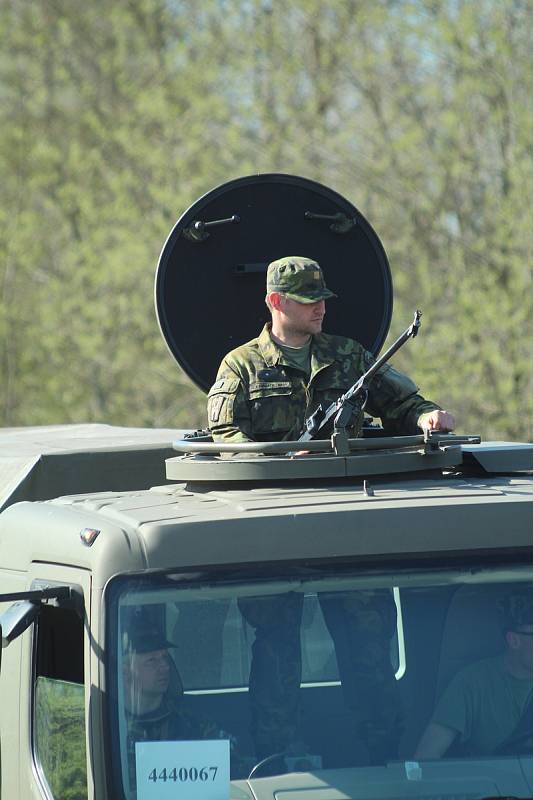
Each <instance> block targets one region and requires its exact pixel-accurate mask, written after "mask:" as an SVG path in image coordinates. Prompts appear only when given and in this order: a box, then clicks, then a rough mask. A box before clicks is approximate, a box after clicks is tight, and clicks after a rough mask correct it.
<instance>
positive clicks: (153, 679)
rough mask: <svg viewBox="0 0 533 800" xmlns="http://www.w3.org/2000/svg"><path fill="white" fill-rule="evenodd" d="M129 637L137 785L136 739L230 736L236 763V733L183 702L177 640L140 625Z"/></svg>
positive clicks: (131, 756) (128, 696) (130, 726)
mask: <svg viewBox="0 0 533 800" xmlns="http://www.w3.org/2000/svg"><path fill="white" fill-rule="evenodd" d="M125 638H126V642H125V648H124V655H123V680H124V707H125V713H126V724H127V752H128V764H129V777H130V785H131V787H135V786H136V775H135V743H136V742H146V741H153V742H156V741H180V740H182V741H185V740H194V739H229V740H230V750H231V751H232V767H236V766H237V764H236V763H234V762H235V759H234V755H235V754H234V753H233V750H234V746H235V740H234V738H233V737H232V736H230V734H228V733H225V732H224V731H222V730H221V729H220V728H219V727H218V726H217V725H216V723H214V722H213V721H211V720H208V719H205V718H202V717H198V716H195V715H193V714H190V713H189V712H187V711H185V710H184V709H183V707H182V703H183V686H182V684H181V679H180V676H179V673H178V670H177V668H176V665H175V663H174V660H173V659H172V657H171V655H170V653H169V652H168V651H169V648H175V647H177V645H175V644H173V643H172V642H169V641H167V640H166V639H165V637H164V636H163V634H162V633H158V632H157V631H155V630H153V629H142V628H141V629H137V630H136V631H135V632H133V633H132V634H131V635H127V636H126V637H125ZM238 766H239V767H240V763H239V764H238ZM238 771H239V772H242V770H240V769H238ZM240 777H241V776H240Z"/></svg>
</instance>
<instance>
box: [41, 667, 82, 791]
mask: <svg viewBox="0 0 533 800" xmlns="http://www.w3.org/2000/svg"><path fill="white" fill-rule="evenodd" d="M83 693H84V687H83V686H81V685H80V686H78V685H77V684H73V683H66V682H64V681H56V680H50V679H48V678H42V677H41V678H38V679H37V691H36V720H35V724H36V751H37V756H38V758H39V761H40V763H41V766H42V769H43V772H44V775H45V777H46V780H47V781H48V784H49V786H50V788H51V790H52V793H53V796H54V797H55V798H57V800H87V761H86V749H85V711H84V709H85V705H84V697H83Z"/></svg>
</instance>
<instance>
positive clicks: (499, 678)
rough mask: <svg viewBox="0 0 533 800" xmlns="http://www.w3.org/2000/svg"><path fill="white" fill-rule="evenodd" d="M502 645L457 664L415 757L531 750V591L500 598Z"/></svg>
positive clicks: (532, 734)
mask: <svg viewBox="0 0 533 800" xmlns="http://www.w3.org/2000/svg"><path fill="white" fill-rule="evenodd" d="M500 611H501V612H502V616H503V624H502V633H503V639H504V650H503V652H502V653H500V654H499V655H497V656H493V657H492V658H484V659H481V660H479V661H475V662H474V663H472V664H469V665H468V666H466V667H464V668H463V669H462V670H460V671H459V672H458V673H457V674H456V675H455V676H454V677H453V678H452V680H451V682H450V684H449V685H448V686H447V687H446V689H445V690H444V692H443V694H442V696H441V697H440V699H439V701H438V703H437V706H436V708H435V711H434V712H433V716H432V719H431V722H430V723H429V724H428V726H427V728H426V730H425V731H424V733H423V735H422V738H421V739H420V742H419V744H418V747H417V749H416V753H415V758H416V759H420V760H424V759H437V758H442V757H443V756H445V755H446V754H447V753H448V750H449V749H450V747H451V746H452V745H454V746H457V747H458V748H459V751H460V753H461V754H463V755H472V756H488V755H498V754H499V755H509V754H514V753H531V752H533V591H532V590H531V588H529V589H527V588H526V589H523V590H522V591H520V590H518V589H517V590H516V592H515V593H513V594H510V595H508V596H507V597H505V598H503V599H502V601H501V603H500Z"/></svg>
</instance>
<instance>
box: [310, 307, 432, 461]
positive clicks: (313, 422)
mask: <svg viewBox="0 0 533 800" xmlns="http://www.w3.org/2000/svg"><path fill="white" fill-rule="evenodd" d="M421 316H422V312H421V311H415V316H414V319H413V322H412V323H411V325H409V327H408V328H407V329H406V330H405V331H404V332H403V333H402V335H401V336H399V337H398V338H397V339H396V341H395V342H394V343H393V344H391V346H390V347H389V349H388V350H387V351H386V352H385V353H383V355H382V356H380V358H378V359H377V361H376V362H375V363H374V364H372V366H371V367H370V369H369V370H367V371H366V372H365V373H364V374H363V375H361V377H360V378H359V380H358V381H356V382H355V383H354V385H353V386H351V387H350V388H349V389H348V391H347V392H346V393H345V394H343V395H341V397H339V398H338V400H335V402H334V403H332V404H331V405H330V406H328V408H326V409H324V408H322V405H319V406H318V408H317V409H316V411H314V412H313V414H311V416H310V417H308V418H307V419H306V421H305V425H304V431H303V433H302V434H301V436H300V437H299V439H298V441H299V442H308V441H310V440H311V439H317V438H318V436H317V434H318V433H320V431H322V430H323V429H324V428H325V426H326V425H327V424H328V422H330V420H331V419H332V418H333V443H334V445H335V449H336V451H337V452H338V453H339V454H341V455H346V454H347V453H348V452H349V447H348V442H347V437H346V428H347V427H348V425H349V424H350V422H351V420H352V418H353V416H354V414H356V413H359V412H361V411H362V410H363V409H364V407H365V405H366V401H367V399H368V384H369V383H370V381H371V380H372V378H373V377H374V375H375V374H376V372H377V371H378V370H379V369H381V367H382V366H383V365H384V364H386V363H387V361H388V360H389V359H390V358H391V357H392V356H393V355H394V353H396V351H397V350H399V349H400V347H402V345H404V344H405V342H406V341H407V340H408V339H410V338H411V337H413V339H414V338H415V336H416V335H417V333H418V329H419V327H420V317H421ZM338 446H339V447H340V449H338Z"/></svg>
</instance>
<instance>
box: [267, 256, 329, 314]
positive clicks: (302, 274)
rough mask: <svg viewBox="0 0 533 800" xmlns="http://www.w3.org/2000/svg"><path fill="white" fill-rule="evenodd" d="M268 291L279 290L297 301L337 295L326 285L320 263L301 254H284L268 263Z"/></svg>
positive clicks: (313, 301)
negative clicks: (282, 256)
mask: <svg viewBox="0 0 533 800" xmlns="http://www.w3.org/2000/svg"><path fill="white" fill-rule="evenodd" d="M268 292H280V293H281V294H284V295H285V296H286V297H289V298H290V299H291V300H296V302H297V303H316V302H318V300H327V299H328V298H329V297H336V296H337V295H336V294H333V292H330V290H329V289H328V288H327V287H326V283H325V281H324V273H323V272H322V269H321V268H320V265H319V264H318V263H317V262H316V261H314V260H313V259H312V258H304V257H303V256H285V257H284V258H278V260H277V261H273V262H272V263H271V264H269V265H268V270H267V293H268Z"/></svg>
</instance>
